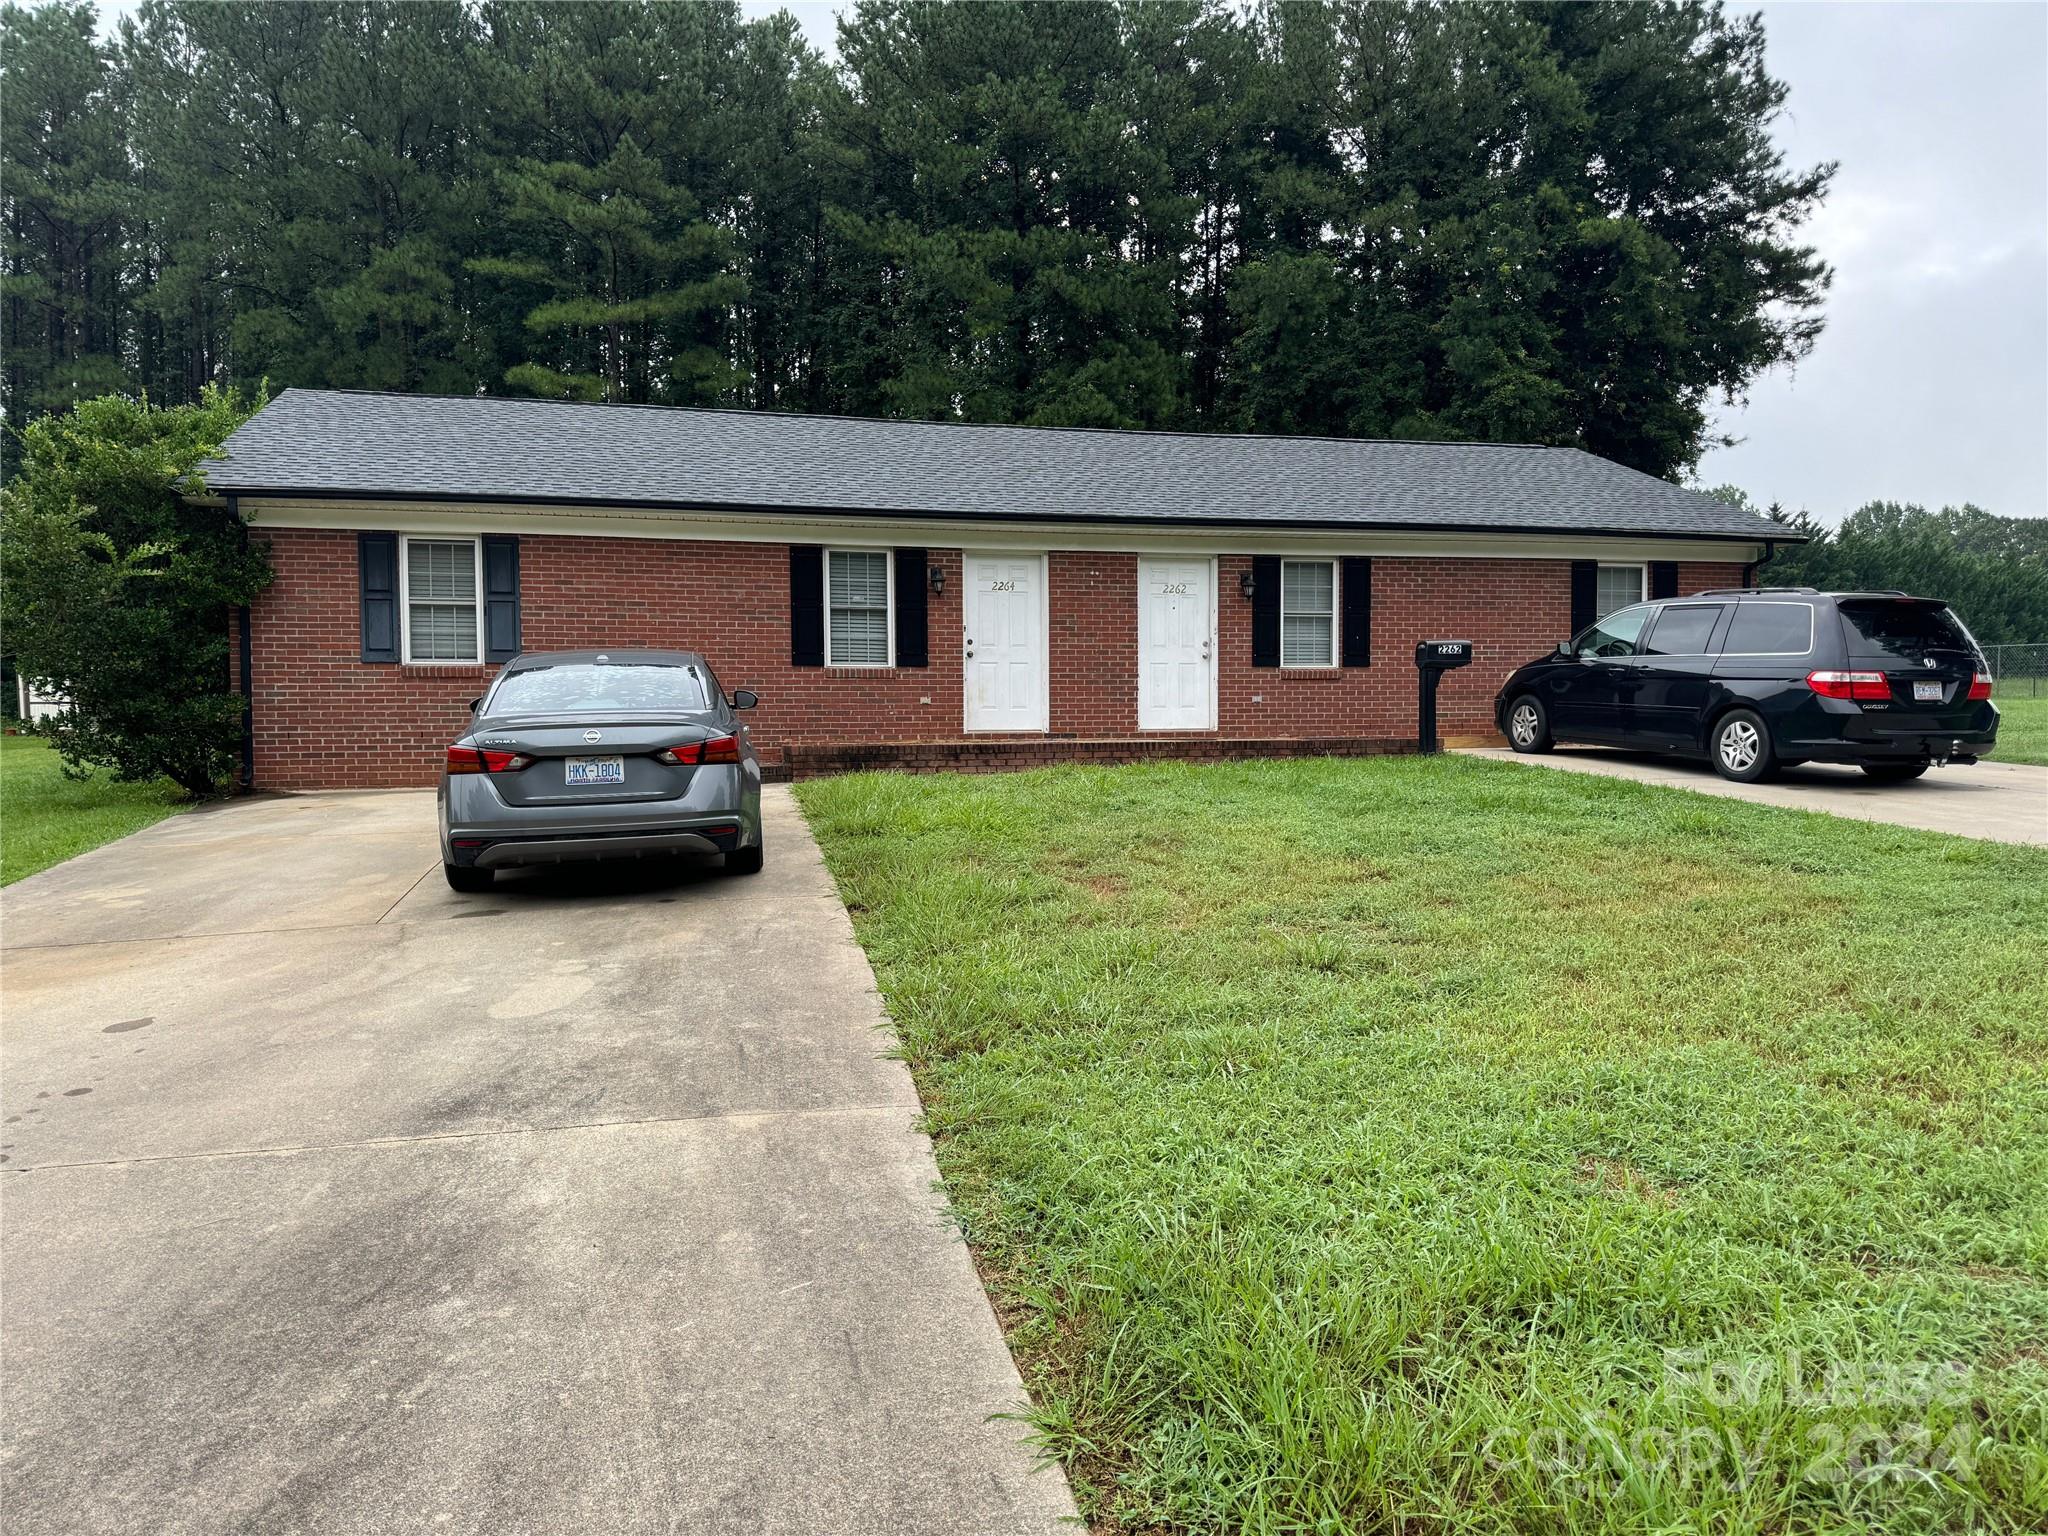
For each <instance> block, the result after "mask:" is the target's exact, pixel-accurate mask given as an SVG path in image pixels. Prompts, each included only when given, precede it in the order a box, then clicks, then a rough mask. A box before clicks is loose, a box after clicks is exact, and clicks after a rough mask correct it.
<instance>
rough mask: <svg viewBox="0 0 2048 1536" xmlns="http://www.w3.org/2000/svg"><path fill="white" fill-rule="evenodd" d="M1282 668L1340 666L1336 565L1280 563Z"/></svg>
mask: <svg viewBox="0 0 2048 1536" xmlns="http://www.w3.org/2000/svg"><path fill="white" fill-rule="evenodd" d="M1280 665H1281V666H1283V667H1334V666H1336V665H1337V562H1336V561H1334V560H1283V561H1281V562H1280Z"/></svg>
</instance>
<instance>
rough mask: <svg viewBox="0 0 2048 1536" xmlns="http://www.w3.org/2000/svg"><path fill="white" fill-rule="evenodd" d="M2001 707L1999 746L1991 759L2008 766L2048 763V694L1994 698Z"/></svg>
mask: <svg viewBox="0 0 2048 1536" xmlns="http://www.w3.org/2000/svg"><path fill="white" fill-rule="evenodd" d="M1993 699H1994V701H1995V702H1996V703H1997V705H1998V714H1999V721H1998V745H1997V746H1996V747H1995V748H1993V749H1992V753H1991V756H1992V757H1993V759H1995V760H1996V761H1999V762H2005V763H2048V694H2043V695H2042V696H2041V697H2040V698H2038V699H2031V698H2028V697H2027V696H2026V695H2025V694H2020V695H2017V696H2016V697H2007V696H2005V695H2003V694H1994V695H1993Z"/></svg>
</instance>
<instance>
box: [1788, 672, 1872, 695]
mask: <svg viewBox="0 0 2048 1536" xmlns="http://www.w3.org/2000/svg"><path fill="white" fill-rule="evenodd" d="M1806 686H1807V687H1809V688H1811V689H1812V690H1813V691H1814V692H1815V693H1817V694H1819V695H1820V696H1821V697H1822V698H1824V699H1881V700H1887V701H1888V700H1890V698H1891V696H1892V685H1891V684H1890V683H1888V682H1886V681H1885V678H1884V674H1883V673H1882V672H1809V673H1807V674H1806Z"/></svg>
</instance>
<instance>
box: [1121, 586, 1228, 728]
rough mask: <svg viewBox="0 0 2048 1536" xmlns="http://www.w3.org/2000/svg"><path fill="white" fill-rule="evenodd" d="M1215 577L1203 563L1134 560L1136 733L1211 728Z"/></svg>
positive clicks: (1214, 642)
mask: <svg viewBox="0 0 2048 1536" xmlns="http://www.w3.org/2000/svg"><path fill="white" fill-rule="evenodd" d="M1215 649H1216V620H1215V579H1214V571H1213V569H1212V567H1211V565H1210V562H1209V561H1207V560H1148V559H1143V558H1141V559H1140V560H1139V561H1138V729H1139V730H1141V731H1213V730H1214V729H1215V728H1216V673H1215V661H1214V658H1213V656H1212V654H1211V653H1212V652H1213V651H1214V650H1215Z"/></svg>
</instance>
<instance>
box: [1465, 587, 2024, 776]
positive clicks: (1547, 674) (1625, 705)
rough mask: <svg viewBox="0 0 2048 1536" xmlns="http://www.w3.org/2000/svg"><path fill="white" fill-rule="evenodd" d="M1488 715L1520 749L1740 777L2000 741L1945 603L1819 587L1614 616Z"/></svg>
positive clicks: (1948, 755) (1952, 758)
mask: <svg viewBox="0 0 2048 1536" xmlns="http://www.w3.org/2000/svg"><path fill="white" fill-rule="evenodd" d="M1494 719H1495V722H1496V723H1497V724H1498V725H1499V726H1500V729H1501V732H1502V733H1503V734H1504V735H1505V736H1506V737H1507V739H1508V744H1509V745H1510V746H1512V747H1513V748H1514V749H1515V750H1516V751H1517V752H1547V751H1549V750H1550V748H1551V745H1552V744H1553V743H1555V742H1560V741H1572V742H1589V743H1593V744H1597V745H1601V746H1613V747H1631V748H1635V749H1637V750H1639V751H1654V752H1670V753H1675V754H1680V755H1683V756H1688V757H1698V756H1702V755H1704V756H1706V757H1708V758H1710V759H1712V761H1713V764H1714V766H1715V768H1717V769H1719V770H1720V772H1721V775H1722V776H1723V777H1724V778H1730V779H1736V780H1739V781H1742V782H1745V783H1747V782H1753V781H1755V780H1757V779H1762V778H1767V777H1769V776H1770V775H1771V774H1773V773H1775V772H1776V771H1777V770H1778V769H1779V768H1784V767H1795V766H1797V765H1798V764H1800V763H1805V762H1822V763H1855V764H1856V765H1858V766H1859V767H1861V768H1862V770H1863V771H1864V772H1865V773H1867V774H1869V775H1870V776H1871V777H1872V778H1874V779H1879V780H1885V781H1892V782H1896V781H1899V780H1903V779H1913V778H1918V777H1919V776H1920V775H1921V774H1923V773H1925V772H1926V771H1927V769H1928V766H1929V765H1930V764H1933V763H1969V762H1975V761H1976V758H1977V754H1978V753H1980V752H1984V751H1986V750H1988V749H1989V748H1990V746H1991V745H1992V743H1993V742H1994V741H1995V740H1997V737H1998V709H1997V706H1995V705H1994V704H1993V703H1992V702H1991V677H1990V673H1989V669H1988V668H1987V667H1986V665H1985V662H1984V653H1983V652H1982V651H1980V650H1979V649H1978V648H1977V642H1976V641H1975V640H1974V639H1972V638H1971V636H1970V632H1969V630H1967V629H1966V628H1964V627H1963V622H1962V620H1961V619H1958V618H1957V617H1956V616H1955V614H1954V613H1952V612H1950V611H1949V609H1948V607H1947V605H1946V604H1944V603H1942V602H1940V601H1938V600H1936V599H1933V598H1925V597H1908V596H1907V595H1906V594H1905V593H1903V592H1819V591H1816V590H1814V589H1813V588H1812V587H1765V588H1744V589H1741V590H1730V591H1721V592H1699V593H1695V594H1694V595H1693V596H1691V597H1671V598H1664V599H1662V600H1660V601H1657V602H1651V603H1637V604H1635V605H1633V606H1631V607H1628V608H1622V609H1618V610H1617V611H1615V612H1613V613H1610V614H1608V615H1607V617H1606V618H1604V619H1601V620H1600V621H1599V622H1597V623H1595V624H1593V625H1592V626H1590V627H1589V628H1587V629H1586V630H1584V631H1583V632H1582V633H1580V634H1579V635H1577V636H1576V637H1574V638H1573V639H1571V640H1568V641H1565V642H1564V643H1563V644H1561V645H1559V646H1558V648H1557V649H1556V650H1555V651H1554V652H1552V653H1551V654H1550V655H1548V656H1546V657H1544V658H1543V659H1542V660H1541V661H1532V662H1530V663H1529V664H1528V665H1527V666H1525V667H1522V668H1520V669H1519V670H1518V671H1516V672H1515V673H1514V675H1513V676H1511V677H1510V678H1509V679H1508V680H1507V682H1506V684H1505V685H1503V687H1502V688H1501V690H1500V695H1499V697H1498V698H1496V699H1495V701H1494Z"/></svg>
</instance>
